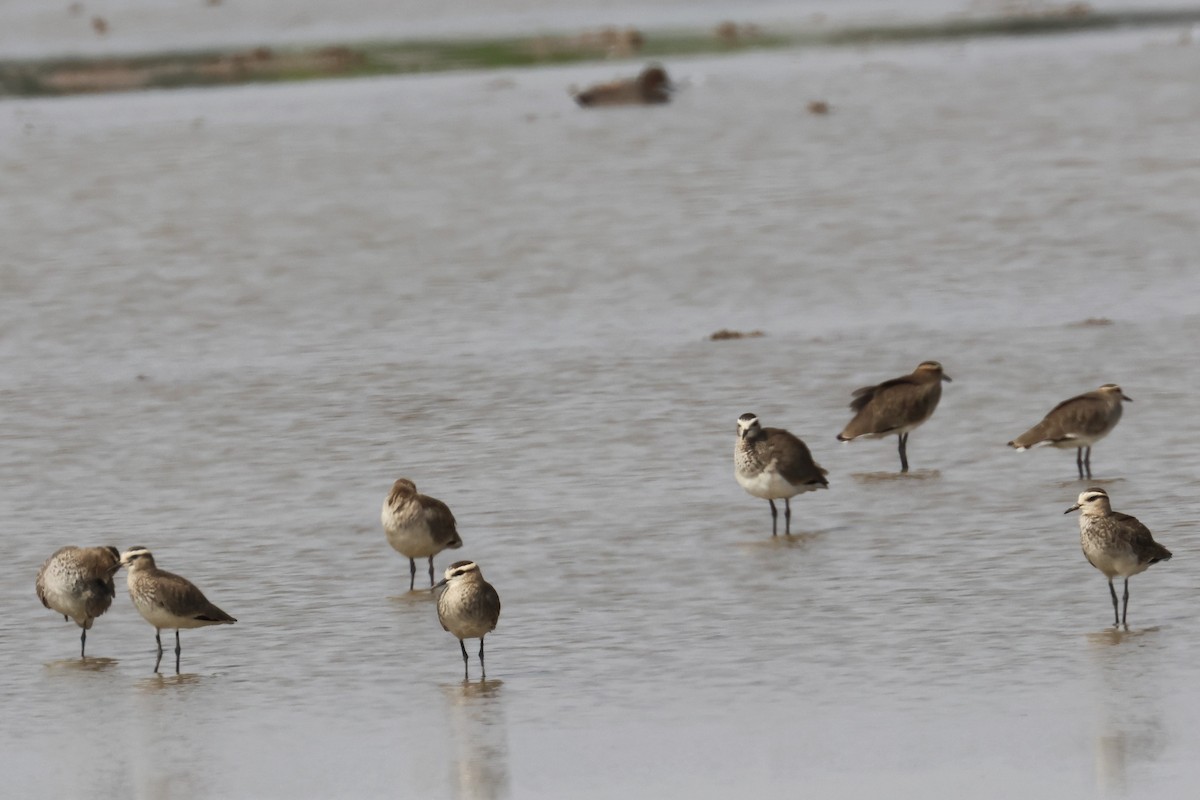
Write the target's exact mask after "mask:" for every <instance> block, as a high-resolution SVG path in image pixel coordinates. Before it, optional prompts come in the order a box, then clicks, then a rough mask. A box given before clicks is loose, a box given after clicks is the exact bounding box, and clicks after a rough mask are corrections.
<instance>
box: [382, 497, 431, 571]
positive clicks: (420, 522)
mask: <svg viewBox="0 0 1200 800" xmlns="http://www.w3.org/2000/svg"><path fill="white" fill-rule="evenodd" d="M379 520H380V522H382V523H383V532H384V533H385V534H386V535H387V540H388V544H390V545H391V546H392V549H393V550H395V551H396V552H397V553H399V554H400V555H402V556H405V557H407V558H428V557H429V556H436V555H437V554H438V553H440V552H442V550H444V549H445V548H444V547H439V546H438V545H437V544H436V543H435V542H434V541H433V536H432V535H431V534H430V533H429V526H428V525H427V524H426V523H425V520H424V519H423V518H422V517H420V516H408V515H405V516H398V515H396V514H395V513H393V512H392V510H391V508H389V507H388V504H387V503H384V504H383V510H382V511H381V512H380V514H379Z"/></svg>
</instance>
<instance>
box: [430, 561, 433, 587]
mask: <svg viewBox="0 0 1200 800" xmlns="http://www.w3.org/2000/svg"><path fill="white" fill-rule="evenodd" d="M429 588H430V589H432V588H433V556H430V557H429Z"/></svg>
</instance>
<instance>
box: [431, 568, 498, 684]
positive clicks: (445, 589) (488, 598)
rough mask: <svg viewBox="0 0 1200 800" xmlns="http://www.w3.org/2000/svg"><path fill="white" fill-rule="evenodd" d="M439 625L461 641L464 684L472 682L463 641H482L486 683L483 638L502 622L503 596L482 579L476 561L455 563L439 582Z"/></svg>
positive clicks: (480, 659) (484, 674)
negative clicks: (468, 681)
mask: <svg viewBox="0 0 1200 800" xmlns="http://www.w3.org/2000/svg"><path fill="white" fill-rule="evenodd" d="M434 588H435V589H436V588H441V589H442V593H441V594H440V595H438V600H437V612H438V621H439V622H441V623H442V628H443V629H445V630H447V631H449V632H450V633H452V634H454V636H455V637H457V638H458V646H459V648H460V649H461V650H462V657H463V680H470V677H471V674H470V673H471V670H470V661H471V659H470V657H469V656H468V655H467V646H466V645H465V644H464V643H463V640H464V639H478V640H479V670H480V672H481V673H482V674H483V679H484V680H487V667H485V666H484V663H483V637H484V636H486V635H487V634H489V633H491V632H492V631H494V630H495V629H496V622H497V621H499V619H500V595H498V594H497V593H496V590H495V589H494V588H493V587H492V585H491V584H490V583H488V582H487V581H485V580H484V579H483V573H482V572H480V571H479V565H478V564H476V563H475V562H474V561H455V562H454V563H453V564H451V565H450V566H449V567H448V568H447V569H446V576H445V577H444V578H443V579H442V580H440V581H438V583H437V584H436V586H435V587H434Z"/></svg>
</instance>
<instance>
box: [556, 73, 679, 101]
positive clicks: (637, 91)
mask: <svg viewBox="0 0 1200 800" xmlns="http://www.w3.org/2000/svg"><path fill="white" fill-rule="evenodd" d="M674 90H675V86H674V85H673V84H672V83H671V79H670V78H668V77H667V71H666V70H665V69H663V68H662V67H660V66H657V65H651V66H649V67H646V68H645V69H643V70H642V71H641V73H640V74H639V75H638V76H637V77H636V78H625V79H623V80H618V81H612V82H611V83H600V84H597V85H595V86H590V87H588V88H587V89H584V90H583V91H582V92H574V93H573V97H574V98H575V102H576V103H578V104H579V105H581V106H583V107H584V108H591V107H595V106H628V105H657V104H659V103H666V102H668V101H669V100H670V99H671V92H672V91H674Z"/></svg>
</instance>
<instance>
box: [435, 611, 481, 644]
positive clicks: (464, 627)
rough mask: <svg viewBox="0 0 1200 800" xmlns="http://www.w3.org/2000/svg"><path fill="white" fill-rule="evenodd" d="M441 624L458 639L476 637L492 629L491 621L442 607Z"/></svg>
mask: <svg viewBox="0 0 1200 800" xmlns="http://www.w3.org/2000/svg"><path fill="white" fill-rule="evenodd" d="M442 624H443V625H445V626H446V630H448V631H450V632H451V633H452V634H454V635H455V636H456V637H458V638H459V639H478V638H480V637H482V636H485V635H486V634H487V633H489V632H490V631H491V630H492V626H491V623H489V622H487V621H486V620H480V619H479V618H478V617H471V616H467V615H465V614H457V613H455V612H454V611H453V610H450V609H443V611H442Z"/></svg>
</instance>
